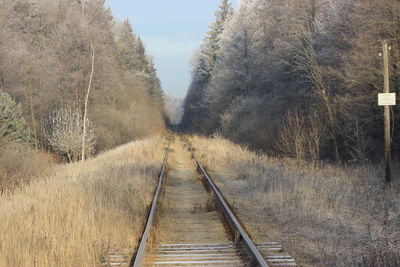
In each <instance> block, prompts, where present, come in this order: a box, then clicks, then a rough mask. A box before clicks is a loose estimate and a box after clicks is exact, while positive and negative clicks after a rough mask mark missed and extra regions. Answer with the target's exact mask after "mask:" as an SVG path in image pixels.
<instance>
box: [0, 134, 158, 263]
mask: <svg viewBox="0 0 400 267" xmlns="http://www.w3.org/2000/svg"><path fill="white" fill-rule="evenodd" d="M163 155H164V151H163V141H162V139H161V138H160V137H156V138H152V139H147V140H143V141H137V142H134V143H130V144H127V145H124V146H121V147H119V148H117V149H115V150H112V151H110V152H107V153H104V154H102V155H100V156H98V157H97V158H95V159H92V160H89V161H87V162H85V163H75V164H71V165H67V166H60V167H58V168H57V169H56V174H54V175H52V176H49V177H46V178H42V179H38V180H34V181H33V182H31V184H30V185H28V186H25V187H21V188H18V189H16V190H15V191H14V192H13V193H8V194H5V195H3V196H1V197H0V255H1V256H0V266H29V267H32V266H40V267H43V266H69V267H70V266H99V265H100V258H101V256H102V254H104V253H105V252H107V251H108V250H109V249H117V250H121V251H129V252H134V248H135V246H136V245H137V242H138V238H139V236H140V234H141V231H142V227H143V223H144V219H145V218H144V217H145V212H146V206H147V205H148V204H149V203H150V201H151V197H152V192H153V190H154V188H155V184H156V181H157V174H158V172H159V169H160V167H161V164H162V159H163ZM32 160H34V159H32Z"/></svg>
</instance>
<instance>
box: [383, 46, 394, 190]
mask: <svg viewBox="0 0 400 267" xmlns="http://www.w3.org/2000/svg"><path fill="white" fill-rule="evenodd" d="M382 55H383V77H384V84H383V92H384V93H389V47H388V43H387V41H386V40H385V41H383V53H382ZM384 118H385V119H384V120H385V181H386V182H387V183H390V182H391V180H392V178H391V166H390V165H391V136H390V107H389V106H388V105H386V106H385V112H384Z"/></svg>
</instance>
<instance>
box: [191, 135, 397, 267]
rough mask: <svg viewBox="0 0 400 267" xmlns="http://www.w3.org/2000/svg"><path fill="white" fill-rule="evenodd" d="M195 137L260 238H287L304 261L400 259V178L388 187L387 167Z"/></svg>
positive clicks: (323, 263)
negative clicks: (307, 158)
mask: <svg viewBox="0 0 400 267" xmlns="http://www.w3.org/2000/svg"><path fill="white" fill-rule="evenodd" d="M191 142H192V145H193V146H194V147H195V149H196V153H197V154H198V156H199V158H200V160H201V161H202V162H203V163H204V164H205V166H207V168H208V170H209V172H210V174H211V176H212V177H213V178H214V179H215V180H216V183H217V185H218V186H219V187H220V189H221V191H222V192H223V193H224V194H225V196H226V197H227V199H228V201H229V202H230V203H231V204H232V206H233V207H234V209H235V210H236V212H237V213H238V214H239V217H240V218H241V219H242V221H243V222H244V224H245V225H246V227H247V229H248V231H249V232H250V234H251V235H252V237H253V238H254V239H255V240H256V241H279V242H282V243H283V244H284V247H285V249H286V250H287V251H288V252H289V253H291V254H292V256H295V257H296V261H297V262H298V263H301V265H302V266H400V244H399V239H400V193H399V192H400V190H399V183H398V182H395V184H394V185H393V186H392V187H386V186H385V185H384V183H383V182H382V176H383V172H382V169H381V168H380V167H378V166H373V165H365V166H332V165H323V166H321V167H318V168H315V167H314V166H313V165H307V164H299V163H296V162H295V161H293V160H289V159H276V158H270V157H268V156H265V155H262V154H257V153H254V152H251V151H249V150H247V149H246V148H245V147H243V146H239V145H235V144H234V143H232V142H229V141H227V140H225V139H222V138H219V137H217V138H214V139H205V138H199V137H193V138H191ZM394 177H399V172H398V171H397V172H395V173H394Z"/></svg>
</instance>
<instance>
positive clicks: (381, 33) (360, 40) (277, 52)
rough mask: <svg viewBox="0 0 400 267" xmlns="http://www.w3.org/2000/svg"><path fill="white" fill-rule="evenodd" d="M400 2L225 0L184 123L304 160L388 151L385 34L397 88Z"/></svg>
mask: <svg viewBox="0 0 400 267" xmlns="http://www.w3.org/2000/svg"><path fill="white" fill-rule="evenodd" d="M399 11H400V3H399V2H398V1H395V0H382V1H373V0H363V1H358V0H350V1H349V0H331V1H327V0H305V1H297V0H279V1H277V0H243V1H241V4H240V8H239V10H238V11H233V9H232V6H231V4H230V3H229V1H227V0H224V1H222V5H221V6H220V8H219V10H218V11H217V12H216V20H215V21H214V22H213V23H212V24H210V30H209V32H208V33H207V35H206V37H205V38H204V41H203V44H202V46H201V48H200V49H199V51H198V52H197V53H196V56H195V66H194V68H193V73H192V82H191V85H190V88H189V92H188V94H187V96H186V98H185V101H184V110H185V112H184V116H183V119H182V122H181V128H182V129H183V130H184V131H186V132H198V133H202V134H204V135H212V134H217V135H222V136H223V137H226V138H228V139H230V140H233V141H234V142H239V143H242V144H245V145H248V146H250V147H251V148H252V149H255V150H259V149H261V150H264V151H268V153H271V154H272V155H283V156H289V157H293V158H296V159H298V160H301V161H303V160H306V161H319V160H321V159H322V160H333V161H339V162H343V161H350V162H353V161H354V162H366V161H371V160H381V158H382V155H383V149H384V146H383V140H384V138H383V133H384V131H383V107H379V106H378V103H377V94H378V93H380V92H382V90H383V75H382V54H381V53H382V41H383V40H387V41H388V43H389V45H390V86H391V91H392V92H398V86H399V74H400V73H399V67H400V65H399V64H400V47H399V38H400V32H399V29H400V27H399V26H400V25H399V23H400V20H399V14H400V12H399ZM391 113H392V114H393V115H394V119H393V121H392V124H393V127H394V129H393V134H392V135H393V147H394V149H393V150H394V151H398V148H399V144H400V139H399V137H400V136H399V135H398V134H396V133H397V132H398V131H399V125H398V123H397V122H398V117H399V116H398V115H399V110H398V108H396V107H393V108H392V109H391Z"/></svg>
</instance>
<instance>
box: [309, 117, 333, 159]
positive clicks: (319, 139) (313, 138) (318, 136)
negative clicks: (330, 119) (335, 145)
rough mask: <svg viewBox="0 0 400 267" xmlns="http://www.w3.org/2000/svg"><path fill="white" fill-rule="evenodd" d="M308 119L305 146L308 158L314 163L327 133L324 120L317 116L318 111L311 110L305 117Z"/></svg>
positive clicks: (318, 157)
mask: <svg viewBox="0 0 400 267" xmlns="http://www.w3.org/2000/svg"><path fill="white" fill-rule="evenodd" d="M307 119H308V134H307V147H308V151H307V152H308V155H309V159H310V160H311V161H312V162H314V163H316V162H318V161H319V160H320V156H321V148H322V146H323V145H324V144H325V143H326V138H327V135H328V130H327V127H326V125H325V123H324V121H322V120H321V118H320V117H319V116H318V113H317V112H316V111H315V110H313V111H312V112H311V113H310V114H309V115H308V117H307Z"/></svg>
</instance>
